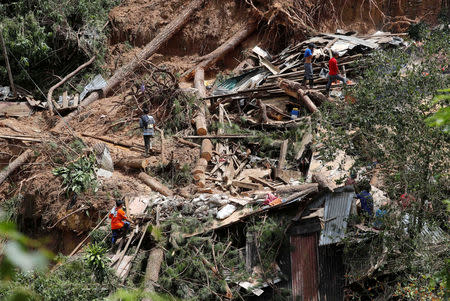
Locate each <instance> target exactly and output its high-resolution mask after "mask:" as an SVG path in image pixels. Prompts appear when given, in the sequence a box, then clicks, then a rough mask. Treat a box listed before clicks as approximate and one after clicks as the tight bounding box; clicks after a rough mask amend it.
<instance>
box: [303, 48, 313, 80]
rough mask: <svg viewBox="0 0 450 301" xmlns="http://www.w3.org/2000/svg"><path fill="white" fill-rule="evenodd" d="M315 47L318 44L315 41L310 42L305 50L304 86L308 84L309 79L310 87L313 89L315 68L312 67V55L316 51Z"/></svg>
mask: <svg viewBox="0 0 450 301" xmlns="http://www.w3.org/2000/svg"><path fill="white" fill-rule="evenodd" d="M314 48H316V46H315V45H314V44H313V43H309V44H308V48H306V50H305V54H304V56H303V57H304V58H305V75H304V76H303V86H306V80H307V79H308V80H309V87H310V88H311V89H312V88H313V84H314V80H313V68H312V57H313V53H314Z"/></svg>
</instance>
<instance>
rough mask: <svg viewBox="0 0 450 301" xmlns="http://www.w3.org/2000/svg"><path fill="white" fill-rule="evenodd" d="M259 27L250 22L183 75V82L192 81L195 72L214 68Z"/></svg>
mask: <svg viewBox="0 0 450 301" xmlns="http://www.w3.org/2000/svg"><path fill="white" fill-rule="evenodd" d="M257 26H258V24H257V23H256V22H255V21H250V22H249V23H247V24H245V25H244V26H243V27H241V28H240V29H239V30H238V32H236V33H235V34H234V35H233V36H232V37H231V38H229V39H228V40H227V41H226V42H225V43H223V44H222V45H220V46H219V47H218V48H216V49H215V50H214V51H213V52H211V53H209V54H207V55H205V56H203V57H201V58H200V60H201V61H200V63H199V64H198V65H197V66H195V67H194V68H192V69H190V70H188V71H187V72H186V73H185V74H183V80H184V81H188V80H190V79H191V78H192V76H193V73H194V71H195V70H198V69H199V68H202V69H204V70H207V69H208V68H209V67H211V66H213V65H214V64H215V63H216V62H217V61H218V60H220V59H221V58H222V57H223V56H224V55H225V54H226V53H227V52H229V51H231V50H233V49H234V48H236V46H237V45H239V44H240V43H242V42H243V41H244V40H245V39H247V38H248V37H249V36H250V35H251V34H252V33H253V32H254V31H255V30H256V28H257Z"/></svg>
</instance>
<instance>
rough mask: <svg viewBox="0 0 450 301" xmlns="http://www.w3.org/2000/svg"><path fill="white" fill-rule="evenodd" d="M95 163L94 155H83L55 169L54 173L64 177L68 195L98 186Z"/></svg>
mask: <svg viewBox="0 0 450 301" xmlns="http://www.w3.org/2000/svg"><path fill="white" fill-rule="evenodd" d="M95 164H96V159H95V156H94V155H90V156H83V157H80V158H79V159H78V160H76V161H75V162H70V163H69V164H68V165H67V166H62V167H57V168H55V169H53V174H54V175H55V176H61V177H62V179H63V185H65V189H66V193H67V195H69V194H70V193H72V192H74V193H76V194H79V193H81V192H83V191H86V190H87V189H89V188H90V189H95V188H96V187H97V181H96V174H95Z"/></svg>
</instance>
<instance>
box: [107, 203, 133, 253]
mask: <svg viewBox="0 0 450 301" xmlns="http://www.w3.org/2000/svg"><path fill="white" fill-rule="evenodd" d="M122 207H123V200H116V206H115V207H114V208H113V209H112V210H111V212H110V213H109V218H110V219H111V231H112V244H113V245H114V244H115V243H116V241H117V238H119V236H121V235H123V234H124V233H126V232H127V230H128V228H129V227H130V220H129V219H128V218H127V216H126V214H125V211H123V209H122Z"/></svg>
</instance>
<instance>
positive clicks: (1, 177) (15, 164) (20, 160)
mask: <svg viewBox="0 0 450 301" xmlns="http://www.w3.org/2000/svg"><path fill="white" fill-rule="evenodd" d="M32 156H33V151H32V150H31V149H27V150H26V151H25V152H23V153H22V154H21V155H20V156H19V157H17V158H16V159H15V160H14V161H12V162H11V164H9V165H8V167H6V168H5V169H3V170H2V171H1V172H0V185H1V184H2V183H3V182H4V181H5V180H6V178H8V177H9V176H10V175H11V174H12V173H13V172H14V171H15V170H16V169H17V168H19V167H20V166H22V165H23V164H24V163H25V162H27V161H28V160H29V159H30V158H31V157H32Z"/></svg>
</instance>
